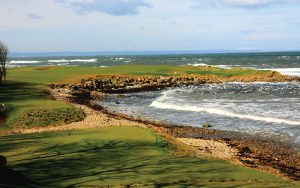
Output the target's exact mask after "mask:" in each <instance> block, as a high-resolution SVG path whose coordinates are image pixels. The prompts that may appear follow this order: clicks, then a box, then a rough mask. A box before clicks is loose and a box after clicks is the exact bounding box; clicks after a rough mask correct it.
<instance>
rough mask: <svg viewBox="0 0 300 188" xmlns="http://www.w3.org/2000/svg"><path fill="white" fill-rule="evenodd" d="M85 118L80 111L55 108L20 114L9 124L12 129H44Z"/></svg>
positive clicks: (70, 108)
mask: <svg viewBox="0 0 300 188" xmlns="http://www.w3.org/2000/svg"><path fill="white" fill-rule="evenodd" d="M85 117H86V115H85V114H84V112H83V111H82V110H81V109H77V108H74V107H68V108H56V109H53V110H49V109H48V110H45V109H37V110H28V111H25V112H23V113H21V115H20V117H19V118H17V119H16V120H15V121H14V122H11V126H12V127H24V126H25V127H44V126H49V125H58V124H63V123H72V122H75V121H76V122H78V121H81V120H83V119H84V118H85Z"/></svg>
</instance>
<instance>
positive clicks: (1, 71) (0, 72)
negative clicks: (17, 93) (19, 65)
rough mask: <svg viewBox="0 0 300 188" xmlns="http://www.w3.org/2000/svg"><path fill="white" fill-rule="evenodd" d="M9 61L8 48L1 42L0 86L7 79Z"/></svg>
mask: <svg viewBox="0 0 300 188" xmlns="http://www.w3.org/2000/svg"><path fill="white" fill-rule="evenodd" d="M7 60H8V47H7V46H6V45H5V44H4V43H3V42H1V41H0V84H2V82H3V81H5V79H6V62H7Z"/></svg>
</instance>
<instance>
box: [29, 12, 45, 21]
mask: <svg viewBox="0 0 300 188" xmlns="http://www.w3.org/2000/svg"><path fill="white" fill-rule="evenodd" d="M27 17H29V18H31V19H35V20H39V19H43V17H42V16H39V15H37V14H33V13H30V14H27Z"/></svg>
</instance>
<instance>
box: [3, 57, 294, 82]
mask: <svg viewBox="0 0 300 188" xmlns="http://www.w3.org/2000/svg"><path fill="white" fill-rule="evenodd" d="M126 64H137V65H162V64H163V65H176V66H184V65H189V66H201V65H210V66H217V67H222V68H232V67H247V68H254V69H271V70H275V71H279V72H281V73H283V74H288V75H295V76H300V52H273V53H235V54H199V55H197V54H194V55H139V56H134V55H127V56H81V57H58V56H55V57H15V58H11V59H10V61H9V62H8V66H10V67H24V66H55V65H56V66H96V67H106V66H115V65H126Z"/></svg>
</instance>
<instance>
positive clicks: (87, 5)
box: [56, 0, 151, 16]
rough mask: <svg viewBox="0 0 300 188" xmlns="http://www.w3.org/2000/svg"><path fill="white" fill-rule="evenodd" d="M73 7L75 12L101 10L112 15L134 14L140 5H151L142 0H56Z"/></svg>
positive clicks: (84, 12) (83, 12)
mask: <svg viewBox="0 0 300 188" xmlns="http://www.w3.org/2000/svg"><path fill="white" fill-rule="evenodd" d="M56 2H57V3H63V4H65V5H67V6H69V7H71V8H74V9H75V10H76V12H77V14H80V15H82V14H86V13H90V12H101V13H106V14H110V15H113V16H124V15H135V14H138V13H139V8H141V7H148V8H149V7H151V6H150V5H149V4H148V3H145V2H144V1H143V0H58V1H56Z"/></svg>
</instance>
